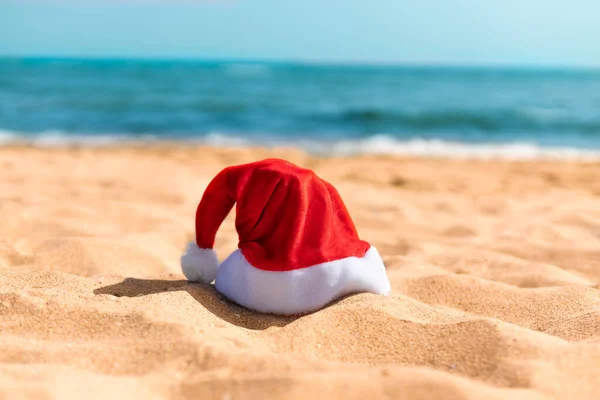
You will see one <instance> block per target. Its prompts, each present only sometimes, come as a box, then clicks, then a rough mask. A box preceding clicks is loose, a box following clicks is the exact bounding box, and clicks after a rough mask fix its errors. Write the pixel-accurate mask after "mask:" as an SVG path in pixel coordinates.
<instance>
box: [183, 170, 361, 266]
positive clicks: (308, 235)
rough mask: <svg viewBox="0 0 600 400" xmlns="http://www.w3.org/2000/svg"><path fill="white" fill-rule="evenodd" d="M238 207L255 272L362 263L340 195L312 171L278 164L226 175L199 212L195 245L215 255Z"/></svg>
mask: <svg viewBox="0 0 600 400" xmlns="http://www.w3.org/2000/svg"><path fill="white" fill-rule="evenodd" d="M234 204H236V220H235V226H236V230H237V232H238V235H239V243H238V247H239V249H240V251H241V252H242V254H243V255H244V257H245V258H246V259H247V260H248V262H250V263H251V264H252V265H253V266H254V267H255V268H258V269H261V270H266V271H291V270H297V269H302V268H307V267H310V266H313V265H317V264H321V263H325V262H328V261H335V260H339V259H342V258H346V257H351V256H355V257H363V256H364V255H365V253H366V252H367V250H369V248H370V244H369V243H368V242H365V241H363V240H360V239H359V237H358V233H357V231H356V228H355V226H354V223H353V221H352V219H351V218H350V215H349V213H348V210H347V209H346V206H345V205H344V203H343V201H342V199H341V197H340V195H339V193H338V192H337V190H336V189H335V188H334V187H333V186H332V185H331V184H330V183H328V182H326V181H324V180H323V179H321V178H319V177H318V176H317V175H316V174H315V173H314V172H313V171H311V170H308V169H304V168H301V167H298V166H296V165H293V164H291V163H289V162H287V161H284V160H280V159H266V160H262V161H257V162H254V163H249V164H244V165H239V166H232V167H228V168H225V169H224V170H222V171H221V172H220V173H219V174H218V175H217V176H216V177H215V178H214V179H213V180H212V181H211V182H210V184H209V185H208V187H207V188H206V190H205V192H204V195H203V197H202V199H201V201H200V203H199V205H198V208H197V211H196V226H195V229H196V244H197V246H198V247H199V248H201V249H212V248H213V246H214V242H215V236H216V233H217V230H218V229H219V227H220V225H221V224H222V222H223V220H224V219H225V217H226V216H227V214H229V212H230V211H231V209H232V208H233V205H234Z"/></svg>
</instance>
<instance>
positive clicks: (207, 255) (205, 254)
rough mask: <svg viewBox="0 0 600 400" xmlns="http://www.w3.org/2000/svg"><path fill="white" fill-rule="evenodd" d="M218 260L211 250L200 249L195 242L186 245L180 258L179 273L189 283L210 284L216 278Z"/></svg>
mask: <svg viewBox="0 0 600 400" xmlns="http://www.w3.org/2000/svg"><path fill="white" fill-rule="evenodd" d="M218 269H219V258H218V257H217V253H216V252H215V251H214V250H213V249H202V248H200V247H198V245H197V244H196V243H195V242H190V243H189V244H188V247H187V250H186V252H185V254H183V255H182V256H181V271H182V272H183V275H185V277H186V278H187V279H188V280H189V281H191V282H204V283H210V282H212V281H213V280H214V279H215V278H216V276H217V270H218Z"/></svg>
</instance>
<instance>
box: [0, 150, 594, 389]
mask: <svg viewBox="0 0 600 400" xmlns="http://www.w3.org/2000/svg"><path fill="white" fill-rule="evenodd" d="M272 155H277V156H282V155H283V156H285V157H286V158H289V159H290V160H291V161H294V162H298V163H302V164H303V165H304V166H307V167H310V168H314V169H315V170H316V171H317V172H318V173H319V174H320V175H322V176H323V177H325V178H326V179H328V180H330V181H331V182H333V183H334V184H335V185H336V186H337V187H338V189H339V190H340V192H341V194H342V196H343V197H344V199H345V201H346V203H347V205H348V208H349V210H350V212H351V213H352V215H353V217H354V219H355V221H356V223H357V226H358V228H359V231H360V233H361V236H362V237H363V238H365V239H366V240H369V241H371V242H372V243H374V244H375V245H376V246H377V247H378V248H379V250H380V252H381V253H382V255H383V257H384V259H385V262H386V266H387V268H388V273H389V277H390V280H391V282H392V287H393V294H392V295H391V296H390V297H388V298H383V297H379V296H375V295H371V294H358V295H353V296H349V297H347V298H345V299H342V300H340V301H338V302H335V303H334V304H332V305H330V306H329V307H327V308H325V309H323V310H321V311H318V312H316V313H313V314H310V315H307V316H304V317H301V318H283V317H276V316H266V315H260V314H256V313H253V312H250V311H248V310H246V309H244V308H242V307H240V306H237V305H235V304H232V303H230V302H228V301H227V300H225V299H224V298H222V296H220V295H219V294H218V293H217V292H216V291H215V290H214V288H213V287H212V286H211V285H201V284H190V283H188V282H186V281H185V280H183V276H182V275H181V274H180V272H179V264H178V262H179V255H180V254H181V251H182V250H183V248H184V246H185V244H186V242H187V240H188V239H189V238H191V237H192V235H193V214H194V211H195V207H196V204H197V202H198V200H199V199H200V196H201V195H202V192H203V189H204V187H205V186H206V184H207V183H208V181H209V180H210V179H211V178H212V176H213V175H214V174H215V173H216V172H217V171H219V170H220V168H222V167H223V166H225V165H228V164H232V163H241V162H246V161H251V160H254V159H257V158H260V157H265V156H272ZM0 160H1V161H0V167H1V168H2V171H3V172H2V175H1V176H0V217H1V220H2V223H1V224H0V282H2V284H1V285H0V332H1V333H0V398H6V399H16V398H35V399H37V398H60V399H64V398H66V399H69V398H80V397H81V396H82V395H84V396H85V397H86V398H90V399H96V398H98V399H106V398H111V397H112V398H131V397H134V396H137V397H140V398H147V399H163V398H202V399H209V398H216V399H241V398H273V399H279V398H280V399H305V398H306V397H307V396H311V397H313V398H351V399H354V398H356V399H362V398H367V397H368V398H373V399H375V398H411V399H431V398H440V399H441V398H443V399H482V398H485V399H511V400H516V399H555V398H579V399H594V398H597V393H598V391H599V390H600V364H599V363H598V361H597V360H598V359H600V291H599V290H598V286H597V285H598V283H599V281H600V222H598V221H600V202H599V201H598V199H599V197H598V196H600V186H598V184H597V182H596V179H594V178H593V177H597V176H600V165H597V164H575V163H572V164H567V163H542V162H536V163H515V162H513V163H508V162H487V163H485V162H477V161H450V160H397V159H391V158H385V157H380V158H350V159H336V160H320V159H314V158H309V157H307V156H305V155H303V154H301V153H298V152H294V151H287V150H286V151H279V152H267V151H260V150H243V151H242V150H239V151H238V150H215V149H194V150H184V149H178V148H145V149H135V148H115V149H96V150H92V149H69V150H66V149H63V150H56V149H55V150H50V149H46V150H41V149H29V148H4V149H1V150H0ZM232 218H233V215H231V216H230V217H229V218H228V220H227V221H226V222H225V224H224V226H223V227H222V228H221V231H220V232H219V235H218V237H217V251H218V252H219V253H220V255H221V257H224V256H225V255H226V254H227V253H228V252H230V251H232V250H233V249H234V248H235V246H236V240H237V238H236V234H235V230H234V227H233V223H232Z"/></svg>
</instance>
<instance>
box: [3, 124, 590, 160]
mask: <svg viewBox="0 0 600 400" xmlns="http://www.w3.org/2000/svg"><path fill="white" fill-rule="evenodd" d="M162 141H172V139H160V138H158V137H154V136H141V137H132V136H127V135H79V134H78V135H74V134H68V133H65V132H60V131H46V132H41V133H38V134H34V135H23V134H20V133H18V132H11V131H6V130H0V146H2V145H10V144H30V145H35V146H41V147H61V146H69V145H78V146H90V147H98V146H109V145H114V144H119V143H124V144H125V143H132V144H136V143H160V142H162ZM179 142H183V143H189V144H192V145H209V146H215V147H234V148H246V147H271V148H272V147H298V148H301V149H304V150H306V151H308V152H310V153H314V154H318V155H323V156H327V155H334V156H335V155H338V156H351V155H361V154H382V155H397V156H411V157H439V158H471V159H505V160H537V159H560V160H578V161H600V149H596V150H592V149H577V148H571V147H545V146H540V145H537V144H535V143H525V142H515V143H494V144H476V143H463V142H451V141H445V140H439V139H409V140H400V139H397V138H394V137H392V136H388V135H376V136H372V137H369V138H364V139H351V140H350V139H349V140H337V141H324V140H322V141H316V140H283V139H282V140H273V139H264V140H250V139H248V138H244V137H241V136H235V135H229V134H221V133H211V134H209V135H207V136H204V137H199V138H190V139H186V140H184V141H181V140H179Z"/></svg>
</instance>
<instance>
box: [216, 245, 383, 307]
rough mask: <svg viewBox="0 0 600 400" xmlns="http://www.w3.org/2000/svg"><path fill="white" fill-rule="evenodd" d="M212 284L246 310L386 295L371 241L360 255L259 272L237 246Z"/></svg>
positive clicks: (381, 268) (316, 304) (313, 304)
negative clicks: (360, 294)
mask: <svg viewBox="0 0 600 400" xmlns="http://www.w3.org/2000/svg"><path fill="white" fill-rule="evenodd" d="M215 287H216V289H217V290H218V291H219V292H221V293H222V294H223V295H225V296H226V297H227V298H229V299H230V300H232V301H234V302H236V303H238V304H241V305H242V306H244V307H246V308H249V309H251V310H255V311H259V312H264V313H272V314H283V315H292V314H305V313H308V312H312V311H316V310H318V309H320V308H322V307H324V306H325V305H327V304H328V303H330V302H332V301H334V300H336V299H338V298H340V297H342V296H345V295H347V294H351V293H358V292H371V293H376V294H381V295H387V294H389V292H390V290H391V286H390V282H389V280H388V277H387V275H386V271H385V266H384V264H383V260H382V259H381V256H380V255H379V252H378V251H377V249H376V248H375V247H373V246H371V248H370V249H369V250H368V251H367V253H366V254H365V256H364V257H360V258H359V257H347V258H343V259H341V260H336V261H330V262H325V263H322V264H317V265H313V266H311V267H309V268H303V269H298V270H293V271H285V272H274V271H265V270H261V269H258V268H255V267H254V266H252V265H251V264H250V263H249V262H248V261H247V260H246V258H245V257H244V255H243V254H242V253H241V251H240V250H239V249H238V250H236V251H234V252H233V253H232V254H231V255H230V256H229V257H228V258H227V259H226V260H225V261H223V263H221V266H220V267H219V271H218V273H217V278H216V281H215Z"/></svg>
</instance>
